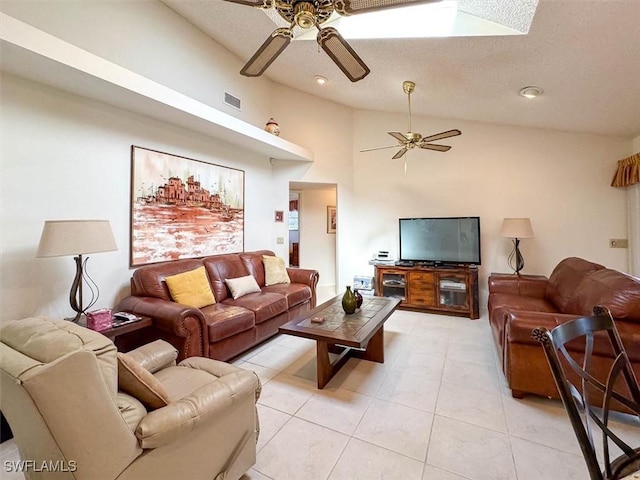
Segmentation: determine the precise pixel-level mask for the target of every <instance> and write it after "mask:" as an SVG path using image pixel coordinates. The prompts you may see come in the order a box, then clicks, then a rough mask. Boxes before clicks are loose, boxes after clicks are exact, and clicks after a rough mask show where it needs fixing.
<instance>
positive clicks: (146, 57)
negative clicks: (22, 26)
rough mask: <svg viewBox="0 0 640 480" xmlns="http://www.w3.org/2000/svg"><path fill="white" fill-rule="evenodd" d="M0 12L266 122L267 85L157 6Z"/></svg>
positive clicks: (31, 7)
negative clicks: (230, 98)
mask: <svg viewBox="0 0 640 480" xmlns="http://www.w3.org/2000/svg"><path fill="white" fill-rule="evenodd" d="M0 10H1V11H3V12H4V13H6V14H8V15H11V16H13V17H15V18H17V19H19V20H22V21H23V22H26V23H28V24H30V25H33V26H34V27H36V28H39V29H41V30H44V31H46V32H48V33H50V34H52V35H55V36H56V37H58V38H61V39H62V40H65V41H66V42H69V43H71V44H73V45H76V46H78V47H81V48H83V49H85V50H88V51H90V52H92V53H94V54H96V55H99V56H101V57H103V58H105V59H107V60H109V61H111V62H113V63H116V64H118V65H121V66H123V67H125V68H127V69H129V70H133V71H135V72H137V73H139V74H141V75H143V76H145V77H147V78H150V79H153V80H154V81H156V82H158V83H160V84H162V85H165V86H167V87H169V88H172V89H175V90H178V91H180V92H182V93H184V94H186V95H189V96H190V97H192V98H194V99H196V100H199V101H201V102H203V103H206V104H208V105H211V106H212V107H214V108H217V109H218V110H221V111H223V112H225V113H228V114H230V115H233V116H236V117H238V118H240V119H242V120H244V121H246V122H248V123H251V124H253V125H257V126H261V127H262V126H264V125H265V123H266V122H267V120H268V119H269V110H270V105H271V97H270V95H269V91H270V88H271V85H272V82H271V81H270V80H268V79H267V78H266V77H261V78H247V77H243V76H241V75H239V74H238V72H239V71H240V69H241V68H242V66H243V65H244V61H243V60H241V59H239V58H238V57H236V56H235V55H233V54H232V53H230V52H229V51H227V50H226V49H224V48H223V47H222V46H220V45H219V44H218V43H217V42H215V41H214V40H212V39H211V38H210V37H209V36H207V35H206V34H205V33H203V32H202V31H201V30H199V29H197V28H195V27H194V26H193V25H192V24H191V23H189V22H187V21H186V20H185V19H183V18H182V17H180V16H179V15H177V14H176V13H175V12H174V11H173V10H171V9H170V8H169V7H167V6H166V5H164V4H163V3H161V2H159V1H153V0H145V1H137V0H134V1H131V0H124V1H112V0H106V1H105V0H64V1H61V0H40V1H39V0H29V1H23V0H2V2H0ZM225 91H227V92H229V93H231V94H232V95H234V96H236V97H239V98H241V99H242V102H243V110H242V111H241V112H239V111H238V110H236V109H234V108H232V107H229V106H228V105H226V104H224V103H223V101H222V100H223V97H224V92H225Z"/></svg>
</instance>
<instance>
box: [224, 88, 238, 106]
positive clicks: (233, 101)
mask: <svg viewBox="0 0 640 480" xmlns="http://www.w3.org/2000/svg"><path fill="white" fill-rule="evenodd" d="M224 103H226V104H227V105H229V106H230V107H233V108H235V109H236V110H242V100H240V99H239V98H238V97H234V96H233V95H231V94H230V93H229V92H224Z"/></svg>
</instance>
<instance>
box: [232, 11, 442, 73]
mask: <svg viewBox="0 0 640 480" xmlns="http://www.w3.org/2000/svg"><path fill="white" fill-rule="evenodd" d="M226 1H227V2H232V3H239V4H241V5H248V6H250V7H255V8H260V9H269V8H274V9H275V10H276V11H277V12H278V14H279V15H280V16H281V17H282V18H284V19H285V20H286V21H287V22H288V23H289V27H284V28H277V29H276V30H275V31H274V32H273V33H272V34H271V35H270V36H269V38H267V40H266V41H265V42H264V43H263V44H262V46H261V47H260V48H259V49H258V51H257V52H256V53H255V54H254V55H253V57H251V59H250V60H249V61H248V62H247V64H246V65H245V66H244V67H242V70H240V74H241V75H244V76H246V77H259V76H260V75H262V74H263V73H264V71H265V70H266V69H267V68H268V67H269V65H271V63H273V61H274V60H275V59H276V58H277V57H278V55H280V54H281V53H282V52H283V51H284V49H285V48H287V46H288V45H289V43H291V40H292V39H293V29H294V27H296V26H297V27H300V28H302V29H304V30H308V29H310V28H313V27H315V28H317V29H318V36H317V38H316V40H317V41H318V45H320V47H321V48H322V49H323V50H324V51H325V52H326V54H327V55H329V57H331V60H333V61H334V63H335V64H336V65H337V66H338V67H339V68H340V70H342V72H343V73H344V74H345V75H346V76H347V77H348V78H349V80H351V81H352V82H357V81H358V80H362V79H363V78H364V77H366V76H367V75H368V74H369V72H370V70H369V67H367V65H366V64H365V63H364V62H363V61H362V59H361V58H360V57H359V56H358V54H357V53H356V52H355V50H353V48H351V45H349V44H348V43H347V41H346V40H345V39H344V38H343V37H342V35H340V33H338V31H337V30H336V29H335V28H333V27H324V28H323V27H322V24H323V23H325V22H326V21H328V20H329V17H331V15H332V14H333V12H334V11H335V12H337V13H338V14H339V15H343V16H345V15H355V14H358V13H366V12H372V11H376V10H383V9H386V8H398V7H401V6H405V5H409V4H418V3H432V2H434V1H435V0H226Z"/></svg>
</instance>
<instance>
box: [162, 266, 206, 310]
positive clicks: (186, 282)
mask: <svg viewBox="0 0 640 480" xmlns="http://www.w3.org/2000/svg"><path fill="white" fill-rule="evenodd" d="M164 280H165V282H167V287H169V293H171V298H172V299H173V301H174V302H176V303H181V304H182V305H189V306H191V307H195V308H200V307H206V306H207V305H213V304H214V303H216V299H215V297H214V296H213V292H212V291H211V285H210V284H209V278H207V272H206V271H205V269H204V267H199V268H196V269H195V270H189V271H188V272H184V273H178V274H177V275H171V276H169V277H166V278H165V279H164Z"/></svg>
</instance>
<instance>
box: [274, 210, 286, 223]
mask: <svg viewBox="0 0 640 480" xmlns="http://www.w3.org/2000/svg"><path fill="white" fill-rule="evenodd" d="M275 221H276V222H278V223H282V222H284V212H283V211H282V210H276V214H275Z"/></svg>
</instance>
